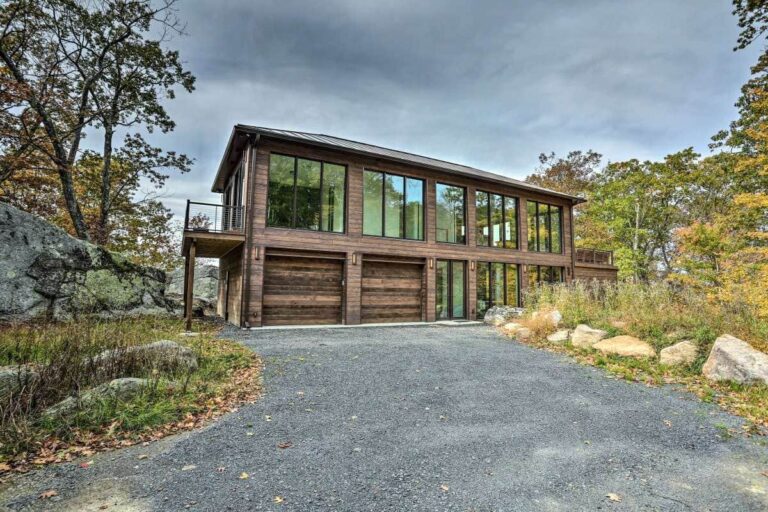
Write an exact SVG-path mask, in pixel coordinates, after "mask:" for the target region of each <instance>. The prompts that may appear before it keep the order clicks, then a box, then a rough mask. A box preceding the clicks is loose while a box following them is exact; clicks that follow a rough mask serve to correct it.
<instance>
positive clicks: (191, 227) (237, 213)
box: [184, 201, 244, 233]
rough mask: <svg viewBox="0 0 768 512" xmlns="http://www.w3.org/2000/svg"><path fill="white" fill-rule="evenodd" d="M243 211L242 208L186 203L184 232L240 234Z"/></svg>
mask: <svg viewBox="0 0 768 512" xmlns="http://www.w3.org/2000/svg"><path fill="white" fill-rule="evenodd" d="M243 211H244V208H243V207H242V206H225V205H221V204H211V203H195V202H192V201H187V213H186V216H185V218H184V230H185V231H197V232H204V233H242V232H243Z"/></svg>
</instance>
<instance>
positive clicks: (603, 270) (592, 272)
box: [574, 263, 619, 282]
mask: <svg viewBox="0 0 768 512" xmlns="http://www.w3.org/2000/svg"><path fill="white" fill-rule="evenodd" d="M618 273H619V270H618V269H617V268H616V267H605V266H600V265H589V264H584V263H576V268H575V269H574V279H578V280H580V281H592V280H594V279H596V280H598V281H612V282H614V281H616V280H617V279H618Z"/></svg>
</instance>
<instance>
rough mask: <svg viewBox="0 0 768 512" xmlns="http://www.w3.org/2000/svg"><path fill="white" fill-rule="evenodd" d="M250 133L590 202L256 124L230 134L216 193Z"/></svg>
mask: <svg viewBox="0 0 768 512" xmlns="http://www.w3.org/2000/svg"><path fill="white" fill-rule="evenodd" d="M249 136H250V137H255V138H257V139H258V138H259V137H268V138H272V139H278V140H286V141H290V142H298V143H301V144H307V145H311V146H316V147H322V148H325V149H331V150H336V151H343V152H345V153H353V154H357V155H362V156H367V157H373V158H378V159H384V160H391V161H394V162H398V163H401V164H405V165H411V166H415V167H423V168H427V169H431V170H435V171H440V172H446V173H449V174H455V175H459V176H463V177H466V178H470V179H473V180H479V181H483V182H491V183H497V184H500V185H506V186H512V187H516V188H520V189H523V190H528V191H531V192H536V193H539V194H545V195H550V196H556V197H560V198H563V199H568V200H569V201H571V203H572V204H574V205H576V204H579V203H584V202H586V199H584V198H582V197H578V196H572V195H570V194H565V193H562V192H557V191H554V190H549V189H545V188H543V187H538V186H536V185H530V184H528V183H526V182H523V181H518V180H513V179H511V178H507V177H506V176H502V175H500V174H494V173H491V172H488V171H481V170H479V169H473V168H467V171H466V172H464V171H462V170H460V169H455V168H449V167H448V163H446V165H440V164H439V162H440V161H439V160H435V162H438V163H437V164H431V163H429V162H423V161H420V162H414V161H413V160H410V159H408V158H399V157H397V156H396V155H392V154H386V155H382V154H380V153H377V152H375V151H366V150H364V149H357V148H350V147H347V146H343V147H342V146H339V145H335V144H331V143H327V142H323V141H321V140H314V139H309V138H306V137H301V136H298V135H291V134H290V133H286V132H284V131H275V130H270V129H264V128H260V127H256V126H248V125H242V124H237V125H235V127H234V128H233V129H232V134H231V135H230V137H229V142H228V143H227V149H226V151H225V152H224V156H223V158H222V161H221V164H219V169H218V172H217V173H216V179H215V181H214V184H213V187H212V188H211V191H212V192H223V190H224V186H225V185H226V179H227V176H228V175H229V172H231V170H232V167H233V166H234V165H235V164H237V160H238V158H239V156H238V151H239V150H241V149H242V147H243V145H244V144H245V141H247V139H248V137H249Z"/></svg>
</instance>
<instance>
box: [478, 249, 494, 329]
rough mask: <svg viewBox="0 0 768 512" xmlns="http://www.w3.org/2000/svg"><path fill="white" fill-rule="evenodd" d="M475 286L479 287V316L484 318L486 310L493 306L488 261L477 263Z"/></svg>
mask: <svg viewBox="0 0 768 512" xmlns="http://www.w3.org/2000/svg"><path fill="white" fill-rule="evenodd" d="M475 288H476V289H477V317H478V318H483V316H484V315H485V312H486V311H488V310H489V309H490V308H491V273H490V269H489V267H488V263H485V262H482V261H479V262H478V263H477V277H476V284H475Z"/></svg>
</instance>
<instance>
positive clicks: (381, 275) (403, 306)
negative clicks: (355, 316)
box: [361, 261, 424, 323]
mask: <svg viewBox="0 0 768 512" xmlns="http://www.w3.org/2000/svg"><path fill="white" fill-rule="evenodd" d="M423 270H424V265H423V264H418V265H417V264H413V263H393V262H379V261H364V263H363V291H362V308H361V321H362V322H363V323H377V322H420V321H421V320H422V301H423V294H422V289H423Z"/></svg>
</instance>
